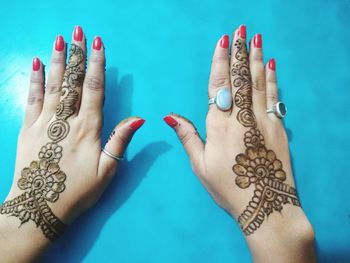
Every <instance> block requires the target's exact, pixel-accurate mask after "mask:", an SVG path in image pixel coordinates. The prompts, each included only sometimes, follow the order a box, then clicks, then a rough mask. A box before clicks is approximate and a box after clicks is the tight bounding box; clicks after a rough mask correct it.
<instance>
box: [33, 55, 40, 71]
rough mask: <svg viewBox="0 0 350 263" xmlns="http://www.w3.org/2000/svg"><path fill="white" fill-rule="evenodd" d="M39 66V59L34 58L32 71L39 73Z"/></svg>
mask: <svg viewBox="0 0 350 263" xmlns="http://www.w3.org/2000/svg"><path fill="white" fill-rule="evenodd" d="M40 64H41V62H40V59H39V58H37V57H35V58H34V59H33V65H32V67H33V71H39V69H40Z"/></svg>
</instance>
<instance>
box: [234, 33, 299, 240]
mask: <svg viewBox="0 0 350 263" xmlns="http://www.w3.org/2000/svg"><path fill="white" fill-rule="evenodd" d="M234 45H235V47H236V53H235V54H233V55H234V56H235V59H236V60H237V61H236V62H235V63H234V64H233V65H232V70H231V75H232V85H233V87H235V88H236V89H237V91H236V94H235V98H234V101H235V105H236V107H238V108H239V111H238V113H237V116H236V118H237V120H238V122H239V123H240V124H242V125H243V126H244V127H247V128H250V129H249V130H248V131H247V132H245V134H244V145H245V147H246V149H245V153H240V154H238V155H237V156H236V164H235V165H233V167H232V170H233V172H234V173H235V174H236V175H237V177H236V180H235V181H236V185H237V186H238V187H240V188H242V189H245V188H248V187H249V186H250V185H254V186H255V190H254V195H253V197H252V199H251V201H250V202H249V203H248V205H247V207H246V209H245V210H244V211H243V212H242V213H241V215H240V216H239V217H238V223H239V225H240V227H241V228H242V230H243V232H244V234H245V235H250V234H252V233H254V231H255V230H257V229H258V228H259V227H260V226H261V224H262V223H263V221H264V219H265V217H267V216H268V215H270V214H271V213H272V212H273V211H281V210H282V209H283V205H284V204H287V203H290V204H293V205H295V206H300V203H299V200H298V197H297V193H296V190H295V188H293V187H291V186H289V185H287V184H286V183H284V182H283V181H285V180H286V173H285V171H284V170H283V167H282V162H281V161H280V160H279V159H277V157H276V154H275V153H274V152H273V151H272V150H269V149H267V148H266V147H265V142H264V136H263V135H262V134H261V132H260V130H259V129H258V128H257V122H256V118H255V115H254V113H253V110H252V81H251V76H250V70H249V61H248V55H247V50H246V45H245V42H244V41H243V40H242V39H237V40H236V42H235V44H234Z"/></svg>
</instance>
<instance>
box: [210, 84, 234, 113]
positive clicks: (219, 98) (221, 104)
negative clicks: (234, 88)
mask: <svg viewBox="0 0 350 263" xmlns="http://www.w3.org/2000/svg"><path fill="white" fill-rule="evenodd" d="M208 104H209V105H211V104H216V107H217V108H218V109H219V110H221V111H228V110H230V109H231V108H232V104H233V100H232V93H231V89H230V88H227V87H222V88H219V90H218V93H217V94H216V96H215V97H214V98H210V99H209V101H208Z"/></svg>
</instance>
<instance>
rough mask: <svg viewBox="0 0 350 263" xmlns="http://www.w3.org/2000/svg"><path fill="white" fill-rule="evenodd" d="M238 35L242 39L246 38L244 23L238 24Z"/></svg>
mask: <svg viewBox="0 0 350 263" xmlns="http://www.w3.org/2000/svg"><path fill="white" fill-rule="evenodd" d="M238 36H239V37H240V38H243V39H244V40H245V39H246V38H247V27H246V26H245V25H240V26H239V28H238Z"/></svg>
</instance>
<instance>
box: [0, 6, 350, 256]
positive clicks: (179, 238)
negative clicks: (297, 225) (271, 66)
mask: <svg viewBox="0 0 350 263" xmlns="http://www.w3.org/2000/svg"><path fill="white" fill-rule="evenodd" d="M0 13H1V16H0V22H1V25H2V32H1V35H0V43H1V48H0V61H1V63H0V87H1V93H0V120H1V136H0V145H1V153H0V157H1V158H0V167H1V174H0V179H1V181H0V199H1V200H3V199H4V198H5V196H6V194H7V192H8V190H9V188H10V184H11V180H12V174H13V167H14V163H15V151H16V138H17V135H18V132H19V129H20V127H21V121H22V116H23V110H24V107H25V100H26V96H27V89H28V82H29V72H30V68H31V60H32V58H33V56H39V57H40V58H41V59H42V60H43V61H44V63H46V64H49V58H50V53H51V48H52V43H53V41H54V39H55V36H56V35H57V34H62V35H63V36H64V37H65V39H66V40H67V41H70V37H71V32H72V30H73V27H74V25H81V26H82V27H83V29H84V31H85V34H86V35H87V38H88V44H89V45H90V44H91V40H92V39H93V37H94V36H95V35H100V36H101V37H102V39H103V41H104V43H105V45H106V55H107V98H106V105H105V128H104V135H103V136H104V138H106V136H107V134H108V132H109V131H110V130H111V129H112V127H113V126H114V124H115V123H116V122H118V121H119V120H121V119H122V118H124V117H127V116H129V115H140V116H142V117H144V118H145V119H147V122H146V124H145V126H144V127H143V128H142V129H141V130H140V131H139V132H138V134H137V135H136V136H135V138H134V140H133V141H132V143H131V145H130V147H129V150H128V154H127V156H128V161H127V162H125V163H123V165H122V167H121V169H120V173H119V178H116V180H114V181H113V183H112V184H111V186H110V187H109V188H108V189H107V191H106V193H105V194H104V195H103V197H102V199H101V200H100V202H99V203H98V204H97V205H96V206H95V207H94V208H93V209H91V210H90V211H89V212H87V213H86V214H85V215H83V216H82V217H81V218H79V219H78V220H77V221H76V223H74V225H73V226H72V227H71V228H70V229H69V230H68V231H67V233H66V234H65V235H64V237H63V238H62V239H61V240H60V241H59V242H57V243H56V244H55V245H54V246H53V247H52V248H51V249H50V250H49V251H48V252H47V254H46V255H45V256H44V258H43V262H86V263H87V262H130V263H134V262H135V263H136V262H152V263H163V262H170V263H171V262H176V263H178V262H220V263H225V262H250V261H251V259H250V255H249V251H248V248H247V246H246V243H245V241H244V238H243V236H242V234H241V233H240V230H239V228H238V226H237V225H236V223H235V222H234V221H233V220H232V219H231V218H230V217H229V216H228V215H226V213H225V212H224V211H222V210H221V209H220V208H218V207H217V206H216V205H215V204H214V202H213V201H212V199H211V197H210V196H209V195H208V194H207V192H206V191H205V189H204V188H203V187H202V186H201V184H200V183H199V181H198V180H197V179H196V178H195V176H194V175H193V174H192V171H191V168H190V165H189V162H188V160H187V157H186V155H185V153H184V151H183V149H182V147H181V145H180V144H179V143H178V141H177V137H176V136H175V134H174V133H173V132H172V131H171V130H170V129H169V128H168V127H167V126H166V125H165V124H164V123H163V122H162V117H163V116H164V115H166V114H167V113H169V112H172V111H174V112H177V113H180V114H183V115H185V116H187V117H189V118H190V119H191V120H192V121H193V122H194V123H195V124H196V125H197V127H198V129H199V131H200V133H201V134H202V136H204V137H205V115H206V111H207V79H208V74H209V69H210V62H211V56H212V51H213V48H214V45H215V43H216V41H217V39H218V38H219V37H220V36H221V35H222V34H224V33H229V34H231V32H233V30H234V29H235V28H236V27H237V26H238V25H239V24H241V23H245V24H246V25H247V29H248V36H249V37H251V36H252V35H253V33H257V32H260V33H262V34H263V42H264V43H263V45H264V54H265V59H266V60H267V59H268V58H270V57H272V56H273V57H275V58H276V61H277V71H278V80H279V87H280V88H281V89H282V91H281V92H282V98H283V100H284V101H285V102H286V104H287V105H288V108H289V114H288V117H287V118H286V126H287V128H288V133H289V137H290V146H291V152H292V157H293V165H294V172H295V177H296V181H297V187H298V190H299V193H300V198H301V201H302V204H303V207H304V209H305V211H306V213H307V215H308V217H309V219H310V220H311V222H312V224H313V226H314V228H315V231H316V238H317V251H318V257H319V260H320V262H350V252H349V247H350V202H349V186H350V179H349V171H350V162H349V160H348V159H349V153H350V140H349V134H350V120H349V116H350V107H349V102H348V101H349V98H350V63H349V61H350V51H349V50H350V48H349V47H350V41H349V40H350V38H349V26H350V20H349V15H350V2H349V1H346V0H343V1H341V0H339V1H335V0H313V1H305V0H294V1H285V0H283V1H282V0H281V1H277V0H276V1H258V0H257V1H243V0H241V1H236V0H234V1H233V0H226V1H219V0H217V1H203V0H202V1H199V0H196V1H189V0H186V1H184V0H181V1H179V0H171V1H170V0H168V1H160V0H148V1H112V0H110V1H92V0H86V1H65V0H61V1H55V2H54V1H42V2H36V1H6V3H5V2H4V3H3V4H2V5H1V11H0Z"/></svg>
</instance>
